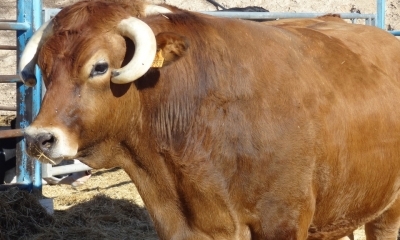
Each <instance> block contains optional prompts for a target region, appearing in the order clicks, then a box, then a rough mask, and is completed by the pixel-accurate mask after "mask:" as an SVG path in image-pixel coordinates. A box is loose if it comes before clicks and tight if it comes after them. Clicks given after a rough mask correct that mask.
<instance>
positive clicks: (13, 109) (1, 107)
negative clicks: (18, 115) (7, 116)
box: [0, 105, 17, 111]
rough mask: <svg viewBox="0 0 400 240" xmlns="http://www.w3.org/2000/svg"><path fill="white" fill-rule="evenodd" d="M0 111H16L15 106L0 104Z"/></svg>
mask: <svg viewBox="0 0 400 240" xmlns="http://www.w3.org/2000/svg"><path fill="white" fill-rule="evenodd" d="M0 111H17V107H9V106H1V105H0Z"/></svg>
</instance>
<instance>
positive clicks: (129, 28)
mask: <svg viewBox="0 0 400 240" xmlns="http://www.w3.org/2000/svg"><path fill="white" fill-rule="evenodd" d="M117 28H118V30H119V31H120V33H121V35H122V36H125V37H128V38H130V39H131V40H132V41H133V43H134V44H135V54H134V55H133V57H132V60H131V61H130V62H129V63H128V64H127V65H126V66H124V67H123V68H120V69H115V70H114V71H112V77H111V81H112V82H113V83H117V84H124V83H129V82H133V81H135V80H136V79H138V78H140V77H141V76H143V75H144V74H145V73H146V72H147V71H148V70H149V69H150V67H151V65H152V64H153V60H154V57H155V55H156V50H157V43H156V37H155V36H154V33H153V31H152V30H151V28H150V27H149V26H148V25H147V24H146V23H144V22H143V21H141V20H139V19H137V18H134V17H131V18H127V19H124V20H122V21H121V22H120V23H119V24H118V26H117Z"/></svg>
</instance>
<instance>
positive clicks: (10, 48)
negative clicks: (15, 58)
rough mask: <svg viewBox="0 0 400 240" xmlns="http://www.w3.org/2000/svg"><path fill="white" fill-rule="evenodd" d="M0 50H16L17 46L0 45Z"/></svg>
mask: <svg viewBox="0 0 400 240" xmlns="http://www.w3.org/2000/svg"><path fill="white" fill-rule="evenodd" d="M0 50H17V46H10V45H0Z"/></svg>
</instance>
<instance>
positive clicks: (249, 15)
mask: <svg viewBox="0 0 400 240" xmlns="http://www.w3.org/2000/svg"><path fill="white" fill-rule="evenodd" d="M201 13H204V14H208V15H212V16H218V17H227V18H243V19H281V18H315V17H320V16H323V15H326V14H327V13H285V12H223V11H206V12H201ZM337 14H339V15H340V17H341V18H344V19H353V18H354V19H368V18H371V19H374V18H375V15H374V14H359V13H337Z"/></svg>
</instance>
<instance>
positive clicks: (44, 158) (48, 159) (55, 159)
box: [27, 150, 73, 165]
mask: <svg viewBox="0 0 400 240" xmlns="http://www.w3.org/2000/svg"><path fill="white" fill-rule="evenodd" d="M27 154H28V156H30V157H31V158H35V159H37V160H38V161H39V162H41V163H47V164H52V165H57V164H59V163H61V162H62V161H63V160H67V159H73V158H71V157H65V156H51V155H50V154H46V153H43V152H37V151H33V152H32V151H29V150H28V151H27Z"/></svg>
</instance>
